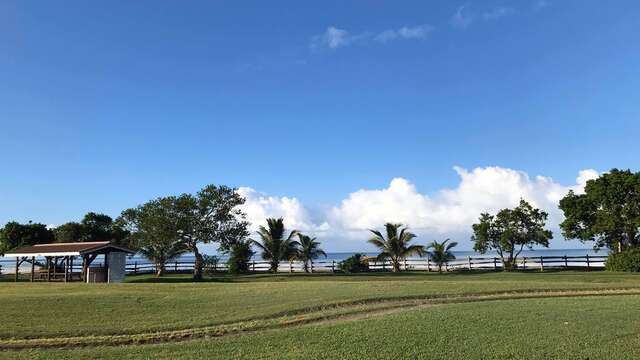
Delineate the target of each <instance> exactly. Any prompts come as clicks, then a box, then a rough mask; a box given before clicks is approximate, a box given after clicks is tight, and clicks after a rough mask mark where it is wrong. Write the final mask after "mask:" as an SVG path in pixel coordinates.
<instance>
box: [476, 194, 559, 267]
mask: <svg viewBox="0 0 640 360" xmlns="http://www.w3.org/2000/svg"><path fill="white" fill-rule="evenodd" d="M547 217H548V214H547V213H546V212H544V211H542V210H540V209H536V208H533V207H532V206H531V205H530V204H529V203H528V202H526V201H525V200H523V199H521V200H520V205H518V206H517V207H516V208H514V209H502V210H500V211H499V212H498V214H497V215H495V216H493V215H489V214H487V213H484V214H481V215H480V219H479V222H478V223H477V224H473V236H472V238H471V240H472V241H473V242H474V246H473V249H474V250H476V251H478V252H480V253H481V254H484V253H486V252H487V251H489V250H492V249H494V250H496V251H497V252H498V255H499V256H500V258H501V259H502V264H503V265H504V269H505V270H511V269H513V268H515V266H516V261H517V258H518V255H520V253H521V252H522V250H523V249H524V248H525V247H527V248H529V249H532V248H533V247H534V246H536V245H539V246H544V247H549V240H551V238H552V237H553V233H552V232H551V231H549V230H545V228H544V227H545V223H546V221H547Z"/></svg>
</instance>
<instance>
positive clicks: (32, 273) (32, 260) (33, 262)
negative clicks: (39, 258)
mask: <svg viewBox="0 0 640 360" xmlns="http://www.w3.org/2000/svg"><path fill="white" fill-rule="evenodd" d="M35 269H36V257H35V256H32V257H31V282H33V280H34V277H35Z"/></svg>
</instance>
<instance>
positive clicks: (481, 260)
mask: <svg viewBox="0 0 640 360" xmlns="http://www.w3.org/2000/svg"><path fill="white" fill-rule="evenodd" d="M606 260H607V256H602V255H600V256H596V255H585V256H533V257H531V256H523V257H520V258H518V259H517V262H516V267H517V268H518V269H521V270H542V271H544V270H545V269H584V270H591V269H594V270H595V269H603V268H604V266H605V262H606ZM338 264H339V262H338V261H336V260H319V261H314V262H313V263H312V264H311V266H310V269H311V271H312V272H330V273H332V272H337V271H338V270H339V268H338ZM269 267H270V265H269V262H268V261H252V262H250V263H249V271H250V272H254V273H260V272H268V271H269ZM503 267H504V265H503V264H502V261H501V260H500V258H499V257H464V258H458V259H456V260H452V261H449V262H448V263H446V264H444V265H443V268H442V271H472V270H501V269H502V268H503ZM400 268H401V269H402V270H410V271H438V266H437V265H436V264H435V263H434V262H433V261H431V260H430V259H406V260H403V261H401V263H400ZM193 269H194V262H193V261H173V262H167V263H165V272H167V273H186V272H192V271H193ZM227 270H228V268H227V264H226V263H224V262H220V263H218V264H215V265H213V266H210V267H208V268H207V269H205V271H210V272H226V271H227ZM390 270H391V263H390V262H389V261H384V262H383V261H375V260H373V259H370V260H369V271H390ZM157 271H158V268H157V266H156V265H155V264H153V263H150V262H143V261H134V262H129V263H127V266H126V272H127V274H149V273H156V272H157ZM278 272H283V273H285V272H290V273H296V272H304V264H303V263H302V262H300V261H293V262H287V261H285V262H281V263H280V266H279V267H278Z"/></svg>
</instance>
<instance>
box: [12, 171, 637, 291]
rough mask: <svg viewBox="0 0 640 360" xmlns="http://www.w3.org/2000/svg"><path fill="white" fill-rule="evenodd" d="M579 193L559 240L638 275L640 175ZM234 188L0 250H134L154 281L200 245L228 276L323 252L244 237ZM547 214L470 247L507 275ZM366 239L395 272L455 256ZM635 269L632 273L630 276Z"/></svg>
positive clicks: (268, 232) (502, 221)
mask: <svg viewBox="0 0 640 360" xmlns="http://www.w3.org/2000/svg"><path fill="white" fill-rule="evenodd" d="M584 190H585V191H584V193H581V194H576V193H574V192H573V191H570V192H569V193H568V194H567V195H566V196H565V197H564V198H563V199H562V200H560V203H559V204H558V206H559V208H560V209H561V210H562V211H563V213H564V216H565V219H564V221H563V222H562V223H561V224H560V228H561V231H562V235H563V236H564V237H565V238H566V239H568V240H570V239H578V240H580V241H582V242H593V243H594V248H608V249H611V250H612V252H613V255H612V256H611V257H610V260H609V261H608V262H607V264H608V267H609V264H615V265H612V267H609V268H611V269H612V270H630V269H631V270H632V269H638V270H640V173H634V172H631V171H630V170H618V169H613V170H611V171H610V172H608V173H605V174H603V175H601V176H600V177H599V178H598V179H595V180H590V181H588V182H587V184H586V187H585V189H584ZM244 202H245V199H244V198H242V197H241V196H240V195H239V194H238V192H237V190H236V189H234V188H230V187H227V186H216V185H209V186H206V187H204V188H203V189H202V190H200V191H199V192H197V193H195V194H182V195H179V196H167V197H160V198H157V199H154V200H151V201H148V202H146V203H144V204H142V205H140V206H138V207H135V208H131V209H126V210H124V211H123V212H122V213H121V215H120V216H118V217H117V218H116V219H112V218H111V217H109V216H107V215H104V214H96V213H88V214H87V215H85V217H84V218H83V219H82V220H80V221H79V222H69V223H66V224H63V225H60V226H58V227H56V228H54V229H49V228H47V226H45V225H43V224H35V223H27V224H19V223H17V222H10V223H7V224H6V225H5V226H4V228H2V229H1V230H0V253H3V252H5V251H8V250H11V249H13V248H17V247H20V246H25V245H34V244H39V243H49V242H78V241H104V240H109V241H112V242H114V243H117V244H120V245H123V246H126V247H129V248H132V249H135V250H138V251H139V252H141V253H142V254H143V255H145V256H146V257H147V258H149V259H150V260H151V261H153V262H154V263H156V265H157V267H158V269H159V270H158V272H159V275H161V274H162V272H163V271H164V264H165V263H166V262H168V261H169V260H171V259H173V258H175V257H176V256H178V255H180V254H184V253H193V254H194V256H195V267H194V268H195V269H194V277H195V278H196V279H200V278H201V277H202V271H203V265H204V262H205V261H208V260H210V259H208V258H205V257H204V256H203V255H202V254H200V252H199V250H198V245H199V244H209V243H216V244H217V245H218V248H219V249H220V251H222V252H223V253H226V254H227V255H228V257H229V268H230V269H231V270H232V271H233V272H236V273H238V272H243V271H247V269H248V262H249V260H250V258H251V257H252V256H253V255H254V251H253V248H254V247H255V248H257V249H258V250H259V251H260V252H261V255H262V258H263V259H264V260H268V261H270V264H271V271H277V269H278V265H279V263H280V262H281V261H291V260H299V261H303V262H304V268H305V270H307V271H308V270H309V268H310V263H311V261H312V260H313V259H315V258H317V257H319V256H326V254H325V253H324V251H322V249H321V248H320V244H319V242H318V241H317V239H316V238H313V237H311V236H309V235H305V234H302V233H300V232H299V231H297V230H292V231H290V232H287V231H286V229H285V227H284V222H283V219H266V224H267V226H266V227H264V226H260V228H259V231H258V232H257V235H258V236H259V239H258V240H253V239H250V238H249V235H250V234H249V231H248V227H249V223H248V222H247V221H246V215H245V214H244V213H242V211H240V210H239V206H240V205H242V204H244ZM547 218H548V214H547V213H546V212H545V211H542V210H540V209H537V208H535V207H534V206H532V205H531V204H529V203H528V202H527V201H526V200H524V199H522V200H521V201H520V204H519V205H518V206H517V207H515V208H511V209H502V210H500V211H499V212H497V213H496V214H488V213H483V214H480V216H479V219H478V222H477V223H475V224H473V225H472V233H473V236H472V238H471V240H472V242H473V244H474V250H476V251H478V252H480V253H482V254H484V253H486V252H488V251H496V252H497V253H498V255H499V256H500V258H501V259H502V262H503V265H504V269H506V270H510V269H514V268H515V266H516V264H517V259H518V256H519V255H520V253H521V252H522V251H523V250H524V249H532V248H533V247H536V246H541V247H548V246H549V241H550V240H551V239H552V237H553V234H552V232H551V231H550V230H548V229H546V228H545V227H546V221H547ZM371 232H372V233H373V237H372V238H370V239H369V241H368V242H369V243H370V244H372V245H374V246H376V247H377V248H378V249H380V253H379V255H378V256H377V260H381V261H382V260H384V261H390V262H391V265H392V267H391V268H392V270H393V271H400V263H401V261H402V260H403V259H406V258H407V257H408V256H412V255H418V256H429V257H430V258H431V259H432V260H433V261H434V262H435V263H436V264H437V265H438V266H439V267H442V265H443V264H445V263H446V262H448V261H450V260H453V259H455V257H454V256H453V253H452V248H453V247H455V246H456V245H457V243H456V242H451V241H450V240H448V239H447V240H445V241H442V242H437V241H433V242H431V243H430V244H428V245H426V246H425V245H417V244H413V243H412V241H413V240H414V239H415V238H416V235H415V234H413V233H411V232H410V231H409V230H408V228H407V227H403V225H402V224H393V223H387V224H385V225H384V233H383V232H380V231H378V230H371ZM366 260H367V259H366V257H363V256H355V257H353V258H351V259H349V260H348V261H347V262H345V264H343V265H342V268H343V270H345V271H359V270H361V269H363V268H365V267H366ZM636 271H637V270H636Z"/></svg>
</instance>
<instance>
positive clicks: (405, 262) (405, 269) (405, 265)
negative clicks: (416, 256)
mask: <svg viewBox="0 0 640 360" xmlns="http://www.w3.org/2000/svg"><path fill="white" fill-rule="evenodd" d="M404 271H407V258H404Z"/></svg>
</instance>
